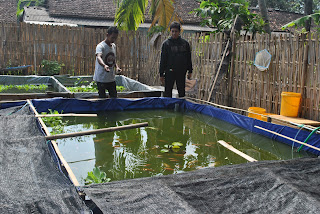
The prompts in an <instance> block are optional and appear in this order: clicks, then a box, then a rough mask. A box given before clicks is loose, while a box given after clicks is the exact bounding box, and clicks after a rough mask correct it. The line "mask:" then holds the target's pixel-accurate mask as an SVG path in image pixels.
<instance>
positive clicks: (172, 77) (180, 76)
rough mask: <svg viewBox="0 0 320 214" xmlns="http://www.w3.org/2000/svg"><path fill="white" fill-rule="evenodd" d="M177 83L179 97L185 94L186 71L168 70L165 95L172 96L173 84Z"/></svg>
mask: <svg viewBox="0 0 320 214" xmlns="http://www.w3.org/2000/svg"><path fill="white" fill-rule="evenodd" d="M174 83H176V85H177V89H178V93H179V97H184V96H185V87H186V72H177V71H168V72H166V73H165V85H164V87H165V89H164V94H163V96H164V97H172V89H173V85H174Z"/></svg>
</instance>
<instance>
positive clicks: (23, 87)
mask: <svg viewBox="0 0 320 214" xmlns="http://www.w3.org/2000/svg"><path fill="white" fill-rule="evenodd" d="M11 89H15V90H19V92H25V91H27V92H28V91H31V90H40V91H45V90H47V89H48V85H45V84H40V85H27V84H26V85H0V92H2V93H3V92H6V91H9V90H11Z"/></svg>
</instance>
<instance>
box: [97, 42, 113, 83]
mask: <svg viewBox="0 0 320 214" xmlns="http://www.w3.org/2000/svg"><path fill="white" fill-rule="evenodd" d="M98 53H101V54H102V56H101V58H102V59H103V61H104V63H105V64H106V65H108V66H109V68H110V71H109V72H107V71H106V70H105V69H104V67H103V66H101V65H100V64H99V62H98V59H97V58H96V64H95V70H94V75H93V80H94V81H96V82H105V83H106V82H114V81H115V70H116V69H115V66H116V45H115V44H114V43H112V44H111V47H110V46H109V45H107V43H106V42H105V41H102V42H100V43H99V44H98V45H97V48H96V54H98Z"/></svg>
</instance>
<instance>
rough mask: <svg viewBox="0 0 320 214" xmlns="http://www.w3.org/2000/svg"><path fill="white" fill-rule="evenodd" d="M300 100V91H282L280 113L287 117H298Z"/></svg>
mask: <svg viewBox="0 0 320 214" xmlns="http://www.w3.org/2000/svg"><path fill="white" fill-rule="evenodd" d="M300 102H301V94H300V93H294V92H282V93H281V108H280V115H282V116H286V117H298V114H299V108H300Z"/></svg>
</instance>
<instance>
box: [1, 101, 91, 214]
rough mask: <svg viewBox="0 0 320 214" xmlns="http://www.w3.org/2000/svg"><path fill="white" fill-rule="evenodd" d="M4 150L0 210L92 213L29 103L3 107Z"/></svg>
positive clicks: (6, 211) (2, 142)
mask: <svg viewBox="0 0 320 214" xmlns="http://www.w3.org/2000/svg"><path fill="white" fill-rule="evenodd" d="M22 114H24V115H22ZM28 114H29V115H28ZM4 115H9V116H4ZM0 152H1V154H0V162H1V175H0V198H1V199H0V200H1V204H0V213H89V212H88V209H87V207H86V206H85V204H84V203H83V202H82V200H81V199H80V197H79V195H78V194H77V192H76V189H75V187H74V186H73V185H72V183H71V182H70V181H69V179H68V178H67V177H65V176H64V175H63V174H62V172H61V171H59V169H58V167H57V165H56V163H54V161H53V159H52V157H51V155H50V153H49V149H48V146H47V143H46V140H45V138H44V136H43V134H42V133H41V131H40V130H39V127H38V126H37V122H36V118H35V117H34V116H32V115H30V110H29V107H24V108H21V107H20V108H17V107H13V108H8V109H5V110H1V111H0Z"/></svg>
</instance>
